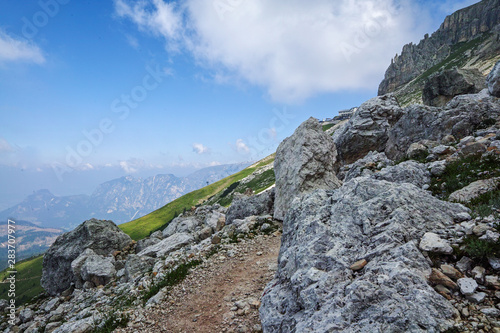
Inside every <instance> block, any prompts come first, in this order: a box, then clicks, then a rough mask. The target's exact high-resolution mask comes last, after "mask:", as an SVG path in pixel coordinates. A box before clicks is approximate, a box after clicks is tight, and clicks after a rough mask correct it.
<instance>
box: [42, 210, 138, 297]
mask: <svg viewBox="0 0 500 333" xmlns="http://www.w3.org/2000/svg"><path fill="white" fill-rule="evenodd" d="M131 242H132V239H131V238H130V237H129V236H128V235H127V234H125V233H124V232H123V231H121V230H120V229H119V228H118V227H117V226H116V224H114V223H113V222H112V221H102V220H96V219H91V220H88V221H85V222H83V223H82V224H80V225H79V226H78V227H77V228H75V229H74V230H73V231H70V232H67V233H65V234H63V235H61V236H59V237H58V238H57V239H56V241H55V242H54V244H52V246H51V247H50V249H49V250H48V251H47V253H46V254H45V256H44V257H43V272H42V280H41V284H42V287H43V288H44V289H45V290H46V291H47V292H48V293H49V294H50V295H56V294H58V293H60V292H62V291H64V290H66V289H68V288H69V287H70V284H71V283H72V282H74V281H75V275H74V274H73V271H72V269H71V263H72V262H73V260H75V259H76V258H77V257H78V256H79V255H80V254H82V253H83V252H84V251H85V250H86V249H91V250H92V251H93V252H94V253H95V254H98V255H102V256H109V255H111V254H112V253H113V252H114V251H120V250H122V249H123V248H124V247H126V246H127V245H129V244H130V243H131Z"/></svg>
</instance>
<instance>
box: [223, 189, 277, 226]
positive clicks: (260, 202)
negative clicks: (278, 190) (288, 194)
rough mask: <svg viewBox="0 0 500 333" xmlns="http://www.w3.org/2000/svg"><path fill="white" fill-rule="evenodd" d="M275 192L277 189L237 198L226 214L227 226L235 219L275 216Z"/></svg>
mask: <svg viewBox="0 0 500 333" xmlns="http://www.w3.org/2000/svg"><path fill="white" fill-rule="evenodd" d="M274 191H275V189H271V190H269V191H265V192H262V193H260V194H257V195H252V196H246V195H242V196H238V197H235V199H234V200H233V203H232V204H231V206H230V207H229V209H228V211H227V214H226V225H230V224H231V223H233V221H234V220H235V219H244V218H245V217H248V216H253V215H255V216H259V215H268V214H273V209H274Z"/></svg>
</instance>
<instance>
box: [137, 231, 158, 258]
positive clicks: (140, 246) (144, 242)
mask: <svg viewBox="0 0 500 333" xmlns="http://www.w3.org/2000/svg"><path fill="white" fill-rule="evenodd" d="M160 235H161V237H162V238H158V237H153V235H151V237H149V238H144V239H141V240H139V241H138V242H137V246H136V247H135V253H139V252H141V251H142V250H144V249H145V248H147V247H149V246H153V245H155V244H158V243H159V242H160V241H161V240H162V239H163V234H162V233H161V231H160Z"/></svg>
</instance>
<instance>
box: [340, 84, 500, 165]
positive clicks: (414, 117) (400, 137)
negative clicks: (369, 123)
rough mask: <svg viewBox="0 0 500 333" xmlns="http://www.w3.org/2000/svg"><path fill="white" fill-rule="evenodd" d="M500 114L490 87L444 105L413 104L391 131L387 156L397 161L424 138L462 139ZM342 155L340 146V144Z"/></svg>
mask: <svg viewBox="0 0 500 333" xmlns="http://www.w3.org/2000/svg"><path fill="white" fill-rule="evenodd" d="M498 116H500V102H499V101H498V98H496V97H492V96H491V95H490V94H489V93H488V92H487V90H486V89H485V90H482V91H481V92H480V93H478V94H469V95H460V96H456V97H455V98H453V99H452V100H451V101H450V102H449V103H448V104H447V105H446V107H444V108H435V107H429V106H423V105H412V106H409V107H407V108H405V109H404V112H403V114H402V116H401V117H400V118H399V120H398V121H397V122H396V123H395V124H394V126H393V127H392V128H391V129H390V131H388V132H389V133H388V140H387V143H386V145H385V153H386V155H387V156H388V157H389V158H390V159H393V160H398V159H401V158H403V157H404V156H405V154H406V152H407V150H408V149H409V148H410V146H411V144H412V143H415V142H419V141H421V140H433V141H440V140H441V139H443V138H444V137H445V136H447V135H450V134H451V135H453V136H454V137H455V138H456V139H458V140H460V139H462V138H464V137H466V136H468V135H471V134H473V133H474V128H477V127H479V126H480V125H481V124H482V123H484V122H485V121H491V120H496V119H497V117H498ZM337 149H338V150H339V156H340V148H339V146H337Z"/></svg>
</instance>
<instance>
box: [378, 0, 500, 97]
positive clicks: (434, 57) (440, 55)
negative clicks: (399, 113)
mask: <svg viewBox="0 0 500 333" xmlns="http://www.w3.org/2000/svg"><path fill="white" fill-rule="evenodd" d="M499 24H500V0H483V1H481V2H479V3H477V4H474V5H471V6H469V7H466V8H464V9H461V10H458V11H456V12H455V13H453V14H451V15H449V16H447V17H446V19H445V20H444V22H443V23H442V24H441V26H440V27H439V29H438V30H437V31H435V32H434V33H433V34H432V35H431V36H429V35H428V34H426V35H425V36H424V38H423V39H422V40H421V41H420V42H419V43H418V44H414V43H409V44H406V45H404V46H403V49H402V51H401V54H400V55H396V56H395V57H394V58H393V59H392V60H391V64H390V65H389V67H388V68H387V70H386V72H385V75H384V79H383V80H382V82H381V83H380V85H379V89H378V95H379V96H381V95H384V94H387V93H390V92H396V94H399V95H404V94H409V93H411V94H414V93H416V91H417V90H420V89H421V88H422V82H416V83H417V84H415V87H409V88H408V87H405V85H410V84H411V83H412V82H413V81H415V80H417V79H418V78H419V77H421V76H425V77H427V76H428V75H430V74H432V73H428V71H430V70H432V72H436V71H438V70H439V69H441V68H443V67H446V66H448V67H451V66H457V67H460V68H477V69H479V70H480V71H481V72H482V73H483V74H487V73H488V72H489V71H490V70H491V68H492V67H493V65H494V64H495V62H496V61H497V60H498V59H499V58H500V45H499V44H500V43H498V40H499V33H500V27H499ZM467 44H469V45H467ZM433 67H438V68H433ZM424 74H426V75H424ZM425 77H423V78H425ZM420 81H422V80H420ZM404 88H407V89H406V91H403V92H401V90H405V89H404ZM412 102H420V100H418V99H417V100H413V101H412Z"/></svg>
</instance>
